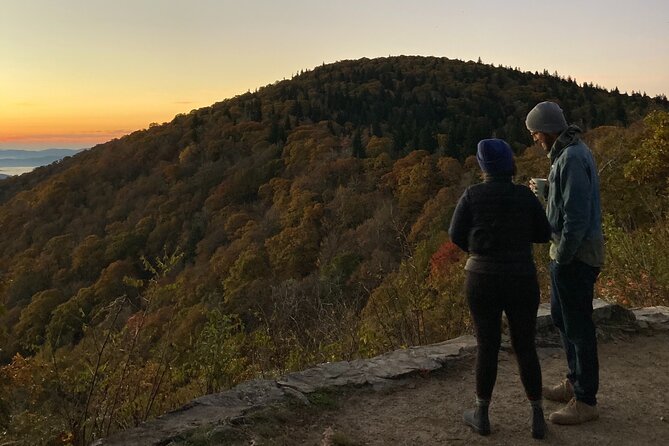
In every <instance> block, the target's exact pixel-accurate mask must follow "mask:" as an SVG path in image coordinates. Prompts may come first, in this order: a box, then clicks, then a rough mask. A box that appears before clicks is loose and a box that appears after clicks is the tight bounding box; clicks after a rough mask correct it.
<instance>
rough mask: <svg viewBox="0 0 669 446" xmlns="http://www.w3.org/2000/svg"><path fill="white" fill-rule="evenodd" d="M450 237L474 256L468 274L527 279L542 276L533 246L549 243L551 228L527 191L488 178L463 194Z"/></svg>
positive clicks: (502, 179) (504, 180)
mask: <svg viewBox="0 0 669 446" xmlns="http://www.w3.org/2000/svg"><path fill="white" fill-rule="evenodd" d="M448 233H449V235H450V236H451V241H453V243H455V244H456V245H458V246H459V247H460V248H461V249H463V250H464V251H466V252H468V253H469V254H470V255H469V259H468V260H467V264H466V266H465V269H466V270H467V271H473V272H478V273H491V274H521V275H526V274H536V268H535V266H534V258H533V256H532V244H533V243H546V242H548V241H549V240H550V236H551V228H550V225H549V224H548V220H547V218H546V213H545V211H544V209H543V207H542V206H541V203H539V200H538V199H537V197H535V195H534V194H533V193H532V191H531V190H530V189H529V188H528V187H527V186H522V185H519V184H514V183H513V182H512V181H511V177H487V178H486V179H485V181H484V182H483V183H479V184H475V185H473V186H470V187H469V188H467V190H466V191H465V192H464V193H463V194H462V197H460V201H458V205H457V207H456V208H455V212H454V214H453V218H452V220H451V226H450V228H449V230H448Z"/></svg>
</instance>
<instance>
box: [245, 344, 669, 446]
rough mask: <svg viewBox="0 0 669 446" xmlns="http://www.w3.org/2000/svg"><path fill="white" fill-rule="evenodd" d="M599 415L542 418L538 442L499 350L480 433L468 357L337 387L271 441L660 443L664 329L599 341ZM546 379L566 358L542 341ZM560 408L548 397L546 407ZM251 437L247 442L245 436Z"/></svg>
mask: <svg viewBox="0 0 669 446" xmlns="http://www.w3.org/2000/svg"><path fill="white" fill-rule="evenodd" d="M599 356H600V363H601V386H600V393H599V407H600V419H599V421H596V422H592V423H588V424H585V425H581V426H556V425H552V424H550V423H549V431H548V434H547V437H546V439H544V440H543V442H540V441H538V440H533V439H532V438H531V436H530V433H529V427H528V424H527V423H528V422H529V405H528V403H527V401H526V400H525V397H524V393H523V391H522V389H521V385H520V379H519V375H518V371H517V367H516V362H515V358H514V357H513V355H512V354H511V353H509V352H501V353H500V362H499V373H498V379H497V385H496V387H495V392H494V395H493V402H492V405H491V408H490V411H491V412H490V417H491V424H492V434H491V435H490V436H489V437H481V436H479V435H477V434H474V433H472V432H471V431H470V429H469V428H467V427H466V426H464V425H463V423H462V422H461V413H462V410H463V409H464V408H466V407H468V406H470V404H471V403H472V401H473V398H474V397H473V392H474V375H473V364H474V358H473V356H472V357H469V358H466V359H464V360H462V361H460V362H459V363H457V364H456V365H455V366H453V367H451V368H449V369H447V370H441V371H439V372H436V373H432V374H430V375H429V376H425V377H421V376H416V377H411V378H407V379H404V380H401V381H398V382H396V383H394V384H393V385H392V386H389V387H386V388H383V389H372V388H362V389H349V390H346V391H345V392H344V393H338V394H336V395H335V396H334V397H333V398H334V399H335V402H334V406H336V408H332V409H323V410H317V411H316V412H317V413H308V412H307V413H304V414H303V416H299V417H298V419H294V418H292V417H289V418H290V419H284V422H285V424H283V426H282V428H281V429H280V432H275V434H276V435H275V436H274V438H273V439H271V440H270V439H267V438H265V439H258V440H251V442H250V444H256V445H261V444H263V445H264V444H271V445H284V444H285V445H317V446H325V445H327V446H330V445H332V446H336V445H350V446H352V445H370V446H371V445H378V446H381V445H383V446H388V445H393V446H395V445H397V446H401V445H407V446H408V445H411V446H414V445H416V446H420V445H468V444H481V445H519V444H531V443H535V442H537V444H546V445H571V444H578V445H598V446H601V445H635V446H636V445H665V444H669V397H668V396H667V393H668V391H669V332H653V333H652V336H649V335H644V334H634V335H621V336H618V337H617V339H610V340H609V341H607V342H600V355H599ZM540 357H541V364H542V372H543V377H544V382H546V383H553V382H557V381H558V380H560V379H561V377H562V376H563V374H564V370H565V364H564V359H563V353H562V351H561V350H559V349H556V348H543V349H540ZM559 407H561V405H560V404H558V403H552V402H548V401H547V402H546V403H545V409H546V415H547V416H548V414H549V413H550V412H551V411H554V410H556V409H558V408H559ZM247 444H249V443H247Z"/></svg>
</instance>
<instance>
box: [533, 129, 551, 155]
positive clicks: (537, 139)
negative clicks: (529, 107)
mask: <svg viewBox="0 0 669 446" xmlns="http://www.w3.org/2000/svg"><path fill="white" fill-rule="evenodd" d="M530 135H532V141H534V143H535V144H539V145H540V146H541V147H542V148H543V149H544V150H545V151H546V152H548V151H550V150H551V146H552V145H553V143H554V142H555V138H553V137H551V135H549V134H548V133H544V132H530Z"/></svg>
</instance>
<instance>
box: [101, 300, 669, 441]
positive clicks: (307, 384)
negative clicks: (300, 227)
mask: <svg viewBox="0 0 669 446" xmlns="http://www.w3.org/2000/svg"><path fill="white" fill-rule="evenodd" d="M594 309H595V310H594V316H593V317H594V319H595V321H596V322H597V325H598V329H599V330H600V332H601V334H605V332H607V331H612V330H617V329H622V330H625V331H631V330H634V331H639V330H669V307H649V308H641V309H638V310H632V311H630V310H626V309H624V308H622V307H620V306H617V305H611V304H608V303H606V302H604V301H601V300H595V303H594ZM537 331H538V340H539V341H538V342H539V343H540V344H541V343H542V342H545V343H548V344H551V343H553V344H554V343H556V342H558V340H559V337H558V336H557V333H556V332H555V328H554V327H553V325H552V322H551V318H550V308H549V306H548V305H547V304H542V305H541V306H540V308H539V311H538V315H537ZM475 348H476V339H475V338H474V337H472V336H461V337H459V338H456V339H451V340H449V341H445V342H441V343H438V344H431V345H426V346H419V347H410V348H406V349H400V350H395V351H392V352H389V353H386V354H383V355H380V356H377V357H374V358H371V359H364V360H363V359H359V360H354V361H341V362H334V363H326V364H320V365H318V366H316V367H313V368H310V369H308V370H304V371H300V372H295V373H290V374H288V375H286V376H284V377H282V378H280V379H278V380H276V381H274V380H256V381H250V382H247V383H244V384H242V385H239V386H237V387H235V388H233V389H230V390H227V391H225V392H221V393H217V394H213V395H206V396H203V397H200V398H197V399H195V400H193V401H191V402H190V403H189V404H187V405H185V406H184V407H182V408H180V409H178V410H176V411H173V412H170V413H167V414H165V415H163V416H161V417H158V418H156V419H154V420H151V421H148V422H146V423H144V424H143V425H141V426H139V427H136V428H133V429H129V430H126V431H123V432H119V433H117V434H114V435H112V436H111V437H109V438H105V439H99V440H97V441H95V442H94V443H93V445H95V446H103V445H104V446H107V445H109V446H112V445H113V446H117V445H118V446H120V445H124V446H134V445H137V446H139V445H142V446H145V445H167V444H168V443H170V442H171V441H172V440H173V439H177V438H180V437H183V436H185V435H188V433H189V432H192V431H193V430H195V429H197V428H199V427H202V426H206V425H212V427H213V426H215V425H217V424H220V423H223V422H226V421H230V420H234V419H237V418H239V417H243V416H244V414H246V413H249V412H250V411H253V410H257V409H259V408H262V407H266V406H269V405H272V404H275V403H279V402H283V401H286V400H287V399H289V398H297V399H300V400H304V401H306V397H305V394H309V393H312V392H316V391H319V390H325V389H331V388H336V387H340V386H361V385H383V384H384V383H387V382H391V381H392V380H396V379H398V378H401V377H403V376H406V375H410V374H413V373H426V372H429V371H433V370H437V369H440V368H444V367H448V366H449V363H451V362H452V361H457V360H459V359H461V358H462V357H464V355H467V354H468V353H470V352H472V351H474V349H475Z"/></svg>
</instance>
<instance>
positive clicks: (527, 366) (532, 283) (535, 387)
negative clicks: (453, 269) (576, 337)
mask: <svg viewBox="0 0 669 446" xmlns="http://www.w3.org/2000/svg"><path fill="white" fill-rule="evenodd" d="M465 289H466V292H467V300H468V302H469V309H470V311H471V314H472V319H473V321H474V328H475V330H476V339H477V342H478V351H477V355H476V396H478V397H479V398H481V399H485V400H489V399H490V398H491V396H492V390H493V388H494V387H495V380H496V379H497V353H498V352H499V346H500V342H501V328H502V311H504V312H505V313H506V317H507V320H508V321H509V331H510V332H511V345H512V346H513V350H514V351H515V353H516V360H517V361H518V368H519V370H520V379H521V381H522V383H523V387H524V388H525V393H526V394H527V398H528V399H530V400H539V399H541V366H540V365H539V358H538V357H537V350H536V347H535V345H534V336H535V333H536V320H537V309H538V308H539V284H538V283H537V278H536V275H527V276H520V275H509V274H483V273H474V272H470V271H467V278H466V280H465Z"/></svg>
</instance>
